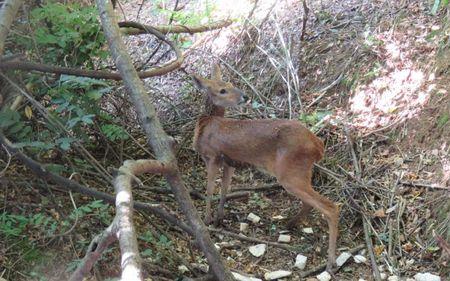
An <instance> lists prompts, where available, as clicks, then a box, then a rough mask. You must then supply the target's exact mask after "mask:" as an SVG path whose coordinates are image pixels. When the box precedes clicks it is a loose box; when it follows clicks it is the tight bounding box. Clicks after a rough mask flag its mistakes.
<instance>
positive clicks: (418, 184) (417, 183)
mask: <svg viewBox="0 0 450 281" xmlns="http://www.w3.org/2000/svg"><path fill="white" fill-rule="evenodd" d="M400 184H402V185H406V186H412V187H426V188H431V189H444V190H450V187H448V186H441V185H437V184H427V183H420V182H407V181H401V182H400Z"/></svg>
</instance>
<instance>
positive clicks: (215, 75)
mask: <svg viewBox="0 0 450 281" xmlns="http://www.w3.org/2000/svg"><path fill="white" fill-rule="evenodd" d="M211 78H212V79H215V80H222V71H221V70H220V67H219V64H218V63H215V64H214V65H213V69H212V73H211Z"/></svg>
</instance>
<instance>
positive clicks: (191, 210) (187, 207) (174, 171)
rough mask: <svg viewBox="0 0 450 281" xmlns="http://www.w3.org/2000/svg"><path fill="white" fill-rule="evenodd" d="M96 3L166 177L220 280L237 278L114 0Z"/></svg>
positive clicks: (150, 142)
mask: <svg viewBox="0 0 450 281" xmlns="http://www.w3.org/2000/svg"><path fill="white" fill-rule="evenodd" d="M96 3H97V7H98V9H99V13H100V19H101V22H102V26H103V30H104V33H105V36H106V38H107V40H108V43H109V47H110V50H111V55H112V57H113V59H114V62H115V63H116V65H117V68H118V69H119V72H120V73H121V75H122V77H123V81H124V83H125V86H126V87H127V89H128V91H129V92H130V96H131V99H132V101H133V104H134V106H135V108H136V112H137V115H138V117H139V120H140V123H141V126H142V128H143V129H144V131H145V133H146V135H147V136H148V141H149V144H150V145H151V147H152V148H153V151H154V152H155V154H156V158H157V159H158V160H159V161H161V162H162V163H164V164H165V165H167V166H168V167H170V169H171V172H170V173H168V174H166V175H165V178H166V180H167V181H168V183H169V185H170V187H171V188H172V190H173V193H174V195H175V198H176V199H177V201H178V203H179V204H180V208H181V210H182V211H183V213H184V214H185V216H186V218H187V220H188V222H189V224H190V226H191V227H192V230H193V231H194V233H195V238H196V242H197V244H198V245H199V247H200V248H201V249H202V251H203V253H204V254H205V256H206V258H207V260H208V262H209V265H210V266H211V269H212V272H213V273H214V274H215V276H216V278H217V279H218V280H234V279H233V276H232V275H231V272H230V271H229V270H228V269H227V268H226V267H225V266H224V264H223V261H222V259H221V257H220V255H219V253H218V252H217V250H216V249H215V247H214V245H213V243H212V240H211V237H210V236H209V233H208V230H207V228H206V227H205V225H204V224H203V222H202V220H201V219H200V216H199V214H198V213H197V211H196V210H195V207H194V205H193V203H192V201H191V198H190V197H189V193H188V191H187V189H186V187H185V186H184V183H183V181H182V180H181V175H180V173H179V171H178V168H177V161H176V158H175V155H174V153H173V150H172V147H173V142H174V141H173V139H172V138H171V137H169V136H168V135H167V134H166V133H165V132H164V130H163V129H162V126H161V124H160V122H159V119H158V117H157V115H156V110H155V107H154V106H153V104H152V103H151V100H150V98H149V96H148V94H147V93H146V91H145V89H144V85H143V83H142V81H141V80H140V79H139V76H138V74H137V72H136V70H135V69H134V67H133V65H132V63H131V58H130V56H129V54H128V53H127V51H126V48H125V45H124V43H123V42H122V40H121V38H120V30H119V27H118V25H117V23H116V20H115V17H114V15H113V13H114V12H113V9H112V6H111V3H110V2H109V1H107V0H97V1H96Z"/></svg>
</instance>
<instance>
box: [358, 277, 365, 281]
mask: <svg viewBox="0 0 450 281" xmlns="http://www.w3.org/2000/svg"><path fill="white" fill-rule="evenodd" d="M358 281H366V280H365V279H362V278H359V279H358Z"/></svg>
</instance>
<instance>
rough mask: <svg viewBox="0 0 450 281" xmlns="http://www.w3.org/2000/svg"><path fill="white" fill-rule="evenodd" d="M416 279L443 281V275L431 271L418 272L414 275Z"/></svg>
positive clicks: (421, 280) (417, 280) (420, 280)
mask: <svg viewBox="0 0 450 281" xmlns="http://www.w3.org/2000/svg"><path fill="white" fill-rule="evenodd" d="M414 280H416V281H441V277H439V276H437V275H434V274H431V273H429V272H426V273H417V274H416V275H414Z"/></svg>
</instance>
